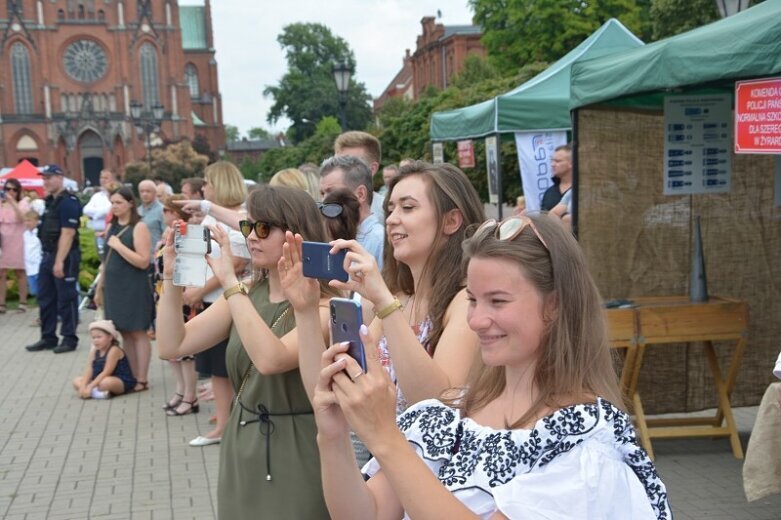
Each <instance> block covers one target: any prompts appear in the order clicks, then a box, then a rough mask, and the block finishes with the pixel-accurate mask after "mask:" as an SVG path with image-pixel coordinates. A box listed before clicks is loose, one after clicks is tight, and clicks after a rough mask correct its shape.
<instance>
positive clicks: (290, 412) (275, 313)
mask: <svg viewBox="0 0 781 520" xmlns="http://www.w3.org/2000/svg"><path fill="white" fill-rule="evenodd" d="M250 299H251V300H252V303H253V305H254V306H255V309H256V310H257V311H258V314H260V316H261V317H262V318H263V321H264V322H266V324H268V325H269V326H271V325H274V324H275V322H276V325H275V326H274V327H273V329H272V330H273V332H274V334H275V335H276V336H278V337H281V336H284V335H285V334H286V333H287V332H289V331H290V330H292V329H293V328H295V319H294V317H293V309H292V308H290V309H289V310H288V308H289V304H288V302H286V301H285V302H280V303H271V302H269V296H268V283H267V282H261V283H259V284H255V286H254V287H253V288H252V289H251V290H250ZM286 310H287V313H285V311H286ZM280 316H282V319H280ZM225 359H226V364H227V368H228V376H229V377H230V380H231V384H232V385H233V390H234V392H236V393H237V394H238V393H239V389H240V388H241V395H240V396H239V398H238V401H236V400H234V404H233V408H232V410H231V415H230V418H229V420H228V424H227V426H226V427H225V430H224V431H223V434H222V446H221V449H220V475H219V482H218V487H217V499H218V510H219V518H220V520H241V519H244V518H247V519H250V518H251V519H253V520H256V519H264V518H269V519H288V518H289V519H298V518H300V519H307V520H309V519H318V518H329V516H328V510H327V509H326V506H325V500H324V498H323V487H322V483H321V480H320V455H319V453H318V450H317V442H316V434H317V428H316V427H315V419H314V415H313V414H312V405H311V404H310V402H309V399H308V398H307V395H306V391H305V390H304V384H303V382H302V381H301V375H300V373H299V371H298V369H294V370H291V371H289V372H285V373H283V374H274V375H263V374H260V373H259V372H258V371H257V370H256V369H255V368H254V367H252V368H250V367H251V363H250V358H249V356H248V355H247V353H246V352H245V350H244V347H243V346H242V344H241V339H240V338H239V335H238V332H237V331H236V328H235V327H233V326H232V327H231V332H230V339H229V340H228V349H227V352H226V358H225ZM248 369H249V371H248ZM246 374H249V375H248V376H247V377H246V382H245V383H244V385H243V388H242V381H244V379H245V375H246Z"/></svg>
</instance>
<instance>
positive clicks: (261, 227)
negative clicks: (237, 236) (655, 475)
mask: <svg viewBox="0 0 781 520" xmlns="http://www.w3.org/2000/svg"><path fill="white" fill-rule="evenodd" d="M272 227H274V225H273V224H269V223H268V222H263V221H262V220H258V221H257V222H250V221H249V220H239V231H241V234H242V235H244V238H248V237H249V234H250V233H252V230H253V229H254V230H255V236H257V237H258V238H266V237H267V236H268V235H269V233H271V228H272Z"/></svg>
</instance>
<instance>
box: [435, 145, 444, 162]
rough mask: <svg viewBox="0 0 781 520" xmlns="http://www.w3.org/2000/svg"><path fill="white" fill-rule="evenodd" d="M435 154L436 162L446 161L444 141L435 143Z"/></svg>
mask: <svg viewBox="0 0 781 520" xmlns="http://www.w3.org/2000/svg"><path fill="white" fill-rule="evenodd" d="M432 149H433V155H434V164H442V163H443V162H445V147H444V146H443V145H442V143H434V144H433V146H432Z"/></svg>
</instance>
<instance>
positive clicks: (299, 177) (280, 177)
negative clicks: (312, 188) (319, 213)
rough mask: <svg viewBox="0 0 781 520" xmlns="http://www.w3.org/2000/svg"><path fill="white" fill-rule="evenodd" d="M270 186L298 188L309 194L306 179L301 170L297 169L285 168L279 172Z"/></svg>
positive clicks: (269, 182)
mask: <svg viewBox="0 0 781 520" xmlns="http://www.w3.org/2000/svg"><path fill="white" fill-rule="evenodd" d="M268 185H269V186H287V187H288V188H297V189H299V190H304V191H306V192H307V193H309V190H308V189H307V188H308V185H307V182H306V177H304V174H303V173H301V172H300V171H299V170H297V169H295V168H285V169H284V170H279V171H278V172H277V173H275V174H274V176H273V177H271V180H270V181H268Z"/></svg>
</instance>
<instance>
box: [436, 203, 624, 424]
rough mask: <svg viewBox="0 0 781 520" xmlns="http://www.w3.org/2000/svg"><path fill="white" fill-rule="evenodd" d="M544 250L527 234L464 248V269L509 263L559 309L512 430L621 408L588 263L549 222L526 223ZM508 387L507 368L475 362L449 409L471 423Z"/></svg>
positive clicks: (481, 239)
mask: <svg viewBox="0 0 781 520" xmlns="http://www.w3.org/2000/svg"><path fill="white" fill-rule="evenodd" d="M529 218H530V219H531V220H532V222H533V223H534V224H535V226H536V227H537V231H538V232H539V234H540V236H541V237H543V238H544V239H545V243H546V244H547V248H546V247H545V245H543V243H542V242H541V241H540V239H539V238H538V237H537V236H536V235H535V233H534V230H533V229H531V227H530V226H527V227H526V228H525V229H524V230H523V231H522V232H521V233H520V234H519V235H518V236H517V237H515V238H514V239H513V240H499V239H497V238H496V236H495V233H494V232H493V231H495V228H494V230H491V232H482V233H480V234H476V235H474V236H472V237H471V238H469V239H467V240H466V241H464V264H465V266H466V265H468V264H469V261H470V260H472V259H473V258H492V259H504V260H509V261H511V262H513V263H515V264H516V265H518V267H519V268H520V269H521V272H522V273H523V275H524V277H525V278H526V279H528V280H529V282H530V283H531V284H532V285H534V287H535V288H536V290H537V291H538V292H539V294H540V295H541V296H542V297H543V298H544V299H546V300H548V301H551V300H549V299H552V303H553V305H554V309H555V310H554V312H553V313H552V316H551V318H550V321H549V322H547V323H546V327H545V332H544V333H543V337H542V339H541V342H540V345H539V348H538V351H537V352H538V357H537V361H536V366H535V367H534V384H535V386H536V388H537V390H538V391H539V394H537V395H534V396H532V398H533V401H532V405H531V407H530V408H529V410H528V411H527V412H526V413H525V414H524V415H523V416H522V417H521V418H520V419H518V420H517V421H516V422H515V423H513V424H511V425H507V426H508V428H520V427H523V426H524V425H527V424H528V423H530V422H531V421H533V420H535V419H537V418H538V417H539V415H540V414H541V412H542V411H543V410H544V409H546V408H551V409H559V408H562V407H563V406H568V405H570V404H575V403H573V402H572V400H575V401H581V402H582V401H592V400H593V399H594V398H595V397H596V396H600V397H604V398H605V399H607V400H608V401H610V402H612V403H613V404H614V405H616V406H618V407H621V408H623V405H624V402H623V397H622V395H621V390H620V389H619V386H618V377H617V375H616V370H615V365H614V363H613V357H612V352H611V350H610V343H609V337H608V331H607V322H606V320H605V315H604V312H603V309H602V305H601V301H602V299H601V297H600V295H599V290H598V289H597V286H596V284H595V283H594V279H593V278H592V277H591V273H590V272H589V270H588V266H587V264H586V257H585V255H584V254H583V251H582V250H581V249H580V246H579V245H578V243H577V242H576V241H575V238H574V237H573V236H572V233H569V232H568V231H566V230H565V229H564V227H563V226H562V225H561V224H560V223H559V222H556V221H555V220H554V219H553V218H552V217H549V216H548V215H541V214H538V215H532V216H529ZM505 384H506V380H505V367H503V366H498V367H488V366H485V365H484V364H483V363H482V360H480V361H478V362H477V364H476V366H475V368H474V370H473V373H472V375H471V377H470V380H469V382H468V383H467V386H466V389H465V390H464V392H463V393H462V394H461V395H460V396H459V397H458V398H457V399H454V400H451V401H450V402H449V404H450V405H452V406H454V407H456V408H459V409H461V410H463V412H464V414H465V415H467V416H469V415H473V414H474V413H475V412H476V411H478V410H480V409H482V408H484V407H485V406H486V405H488V403H490V402H491V401H493V400H495V399H496V398H497V397H498V396H499V395H500V394H501V393H502V391H503V390H504V388H505Z"/></svg>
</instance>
